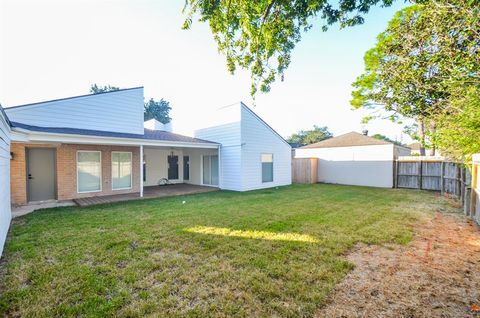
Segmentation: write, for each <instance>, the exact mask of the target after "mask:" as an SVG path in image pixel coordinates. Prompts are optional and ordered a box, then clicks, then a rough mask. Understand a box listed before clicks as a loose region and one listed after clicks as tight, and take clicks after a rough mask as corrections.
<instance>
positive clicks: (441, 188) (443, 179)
mask: <svg viewBox="0 0 480 318" xmlns="http://www.w3.org/2000/svg"><path fill="white" fill-rule="evenodd" d="M440 171H441V172H440V173H441V175H440V193H441V194H442V195H443V193H444V192H445V161H443V160H442V168H441V169H440Z"/></svg>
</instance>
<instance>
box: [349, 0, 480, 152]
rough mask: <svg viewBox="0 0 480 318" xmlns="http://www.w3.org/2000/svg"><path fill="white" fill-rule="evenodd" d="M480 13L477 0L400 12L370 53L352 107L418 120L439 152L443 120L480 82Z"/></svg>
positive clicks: (447, 0) (423, 133)
mask: <svg viewBox="0 0 480 318" xmlns="http://www.w3.org/2000/svg"><path fill="white" fill-rule="evenodd" d="M479 10H480V9H479V6H478V3H476V1H471V0H443V1H440V0H432V1H430V2H427V3H425V4H417V5H413V6H411V7H408V8H406V9H403V10H401V11H399V12H398V13H397V14H396V15H395V17H394V18H393V19H392V21H390V23H389V24H388V27H387V29H386V31H385V32H383V33H381V34H380V35H379V36H378V40H377V44H376V46H375V47H374V48H372V49H371V50H369V51H368V52H367V53H366V54H365V72H364V74H362V75H361V76H359V77H358V78H357V80H356V81H355V82H354V83H353V87H354V91H353V93H352V96H353V99H352V101H351V103H352V105H353V106H354V107H356V108H360V107H364V108H368V109H371V110H372V111H373V112H375V113H376V114H380V115H381V116H385V114H386V116H387V117H389V118H390V119H392V120H394V121H395V120H401V119H402V118H404V117H407V118H413V119H415V120H416V121H417V123H418V127H419V128H420V129H419V132H418V134H419V137H420V139H421V140H422V139H424V140H423V144H424V145H425V144H426V143H427V142H426V141H425V140H428V141H429V142H430V144H431V147H432V148H433V149H435V141H436V136H437V134H438V132H437V130H438V128H439V126H438V121H439V116H445V114H454V113H456V112H458V111H460V109H459V108H458V105H457V106H455V104H454V103H452V101H454V100H455V99H456V98H458V96H461V95H462V94H464V93H460V90H461V89H465V88H467V87H469V86H477V87H478V85H479V83H480V73H479V71H480V58H479V56H480V36H479V30H480V11H479ZM459 88H460V89H459ZM444 133H445V131H444Z"/></svg>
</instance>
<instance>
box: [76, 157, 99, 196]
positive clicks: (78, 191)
mask: <svg viewBox="0 0 480 318" xmlns="http://www.w3.org/2000/svg"><path fill="white" fill-rule="evenodd" d="M80 152H98V153H99V154H100V190H93V191H80V187H79V184H78V180H79V178H78V154H79V153H80ZM76 163H77V167H76V168H77V193H94V192H102V183H103V182H102V180H103V174H102V173H103V171H102V170H103V169H102V152H101V151H98V150H77V160H76Z"/></svg>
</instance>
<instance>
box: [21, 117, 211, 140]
mask: <svg viewBox="0 0 480 318" xmlns="http://www.w3.org/2000/svg"><path fill="white" fill-rule="evenodd" d="M12 126H13V127H14V128H21V129H26V130H29V131H36V132H44V133H51V134H66V135H82V136H92V137H95V136H97V137H112V138H133V139H144V140H159V141H176V142H189V143H210V144H216V143H215V142H212V141H208V140H203V139H199V138H193V137H188V136H183V135H179V134H174V133H171V132H168V131H163V130H150V129H145V130H144V134H143V135H141V134H129V133H119V132H112V131H101V130H88V129H78V128H63V127H40V126H31V125H26V124H22V123H18V122H12Z"/></svg>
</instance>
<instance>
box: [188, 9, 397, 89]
mask: <svg viewBox="0 0 480 318" xmlns="http://www.w3.org/2000/svg"><path fill="white" fill-rule="evenodd" d="M392 2H393V0H309V1H305V0H292V1H279V0H257V1H245V0H220V1H211V0H186V1H185V7H184V10H183V11H184V14H186V20H185V23H184V25H183V28H184V29H188V28H190V26H191V24H192V20H193V18H194V17H195V16H198V18H199V21H201V22H208V23H209V25H210V29H211V31H212V33H213V36H214V39H215V41H216V42H217V45H218V50H219V51H220V52H221V53H223V54H224V55H225V57H226V60H227V67H228V70H229V71H230V72H231V73H234V72H235V70H236V69H237V68H238V67H240V68H244V69H249V70H250V73H251V78H252V89H251V93H252V95H254V94H255V93H256V92H257V89H258V88H260V90H261V91H262V92H268V91H269V90H270V85H271V83H272V82H273V81H274V80H275V79H276V78H277V77H279V76H280V77H281V78H283V74H284V72H285V70H286V69H287V68H288V66H289V64H290V60H291V53H292V50H293V49H294V48H295V45H296V43H297V42H299V41H300V39H301V35H302V32H306V31H308V30H309V29H310V28H311V27H312V26H313V23H314V20H315V19H320V20H321V22H320V23H322V27H323V29H324V30H326V29H327V28H328V26H329V25H331V24H334V23H339V24H340V26H341V27H346V26H353V25H356V24H361V23H363V22H364V16H365V14H366V13H368V11H369V10H370V8H371V7H372V6H374V5H377V4H381V5H383V6H390V5H391V4H392Z"/></svg>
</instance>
